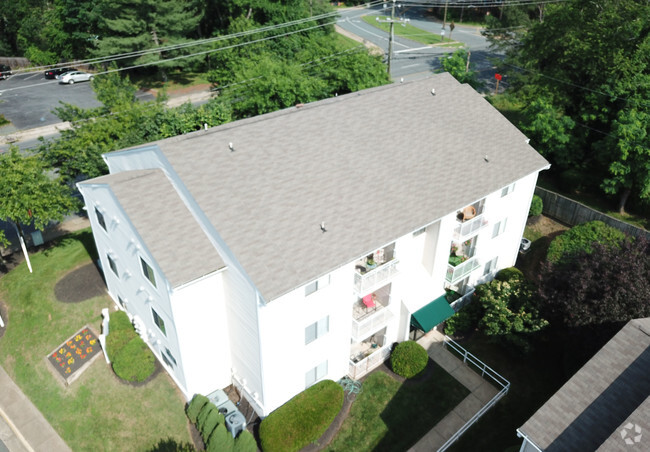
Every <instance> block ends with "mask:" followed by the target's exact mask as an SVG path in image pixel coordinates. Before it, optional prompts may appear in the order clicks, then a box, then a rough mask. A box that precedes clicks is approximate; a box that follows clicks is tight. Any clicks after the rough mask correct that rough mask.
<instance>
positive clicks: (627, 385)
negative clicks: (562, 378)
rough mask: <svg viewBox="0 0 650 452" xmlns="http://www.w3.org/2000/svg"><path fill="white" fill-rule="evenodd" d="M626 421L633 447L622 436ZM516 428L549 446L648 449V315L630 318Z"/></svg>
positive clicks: (544, 447) (553, 448) (556, 448)
mask: <svg viewBox="0 0 650 452" xmlns="http://www.w3.org/2000/svg"><path fill="white" fill-rule="evenodd" d="M628 423H632V424H634V425H638V426H639V427H641V430H642V434H643V438H641V439H642V440H643V441H644V442H643V443H641V444H636V446H637V448H631V447H630V446H629V445H628V444H626V443H625V441H624V439H623V438H622V437H621V433H620V432H621V430H623V428H624V427H625V426H626V424H628ZM519 430H520V431H521V432H522V433H524V434H525V435H526V436H527V437H528V438H529V439H530V440H532V441H533V442H534V443H535V445H537V446H538V447H539V448H541V449H542V450H545V451H548V452H552V451H574V450H575V451H587V450H603V451H615V450H620V451H626V450H641V449H643V450H649V449H650V447H648V445H649V444H650V318H645V319H635V320H631V321H630V322H628V323H627V325H625V326H624V327H623V328H622V329H621V331H619V333H618V334H617V335H616V336H614V338H612V339H611V340H610V341H609V342H608V343H607V344H606V345H605V346H604V347H603V348H602V349H601V350H600V351H599V352H598V353H596V355H595V356H594V357H593V358H592V359H591V360H590V361H589V362H587V364H585V365H584V366H583V367H582V369H580V370H579V371H578V372H577V373H576V374H575V375H574V376H573V377H572V378H571V379H570V380H569V381H568V382H567V383H566V384H565V385H564V386H562V388H560V390H559V391H557V392H556V393H555V394H554V395H553V397H551V398H550V399H549V400H548V402H546V403H545V404H544V406H542V407H541V408H540V409H539V410H538V411H537V412H536V413H535V414H534V415H533V416H532V417H531V418H530V419H529V420H528V421H527V422H526V423H525V424H524V425H523V426H522V427H521V428H520V429H519ZM627 434H628V436H629V437H630V438H633V437H634V436H636V433H635V432H634V431H628V433H627ZM644 445H645V446H644ZM639 446H640V449H639V448H638V447H639Z"/></svg>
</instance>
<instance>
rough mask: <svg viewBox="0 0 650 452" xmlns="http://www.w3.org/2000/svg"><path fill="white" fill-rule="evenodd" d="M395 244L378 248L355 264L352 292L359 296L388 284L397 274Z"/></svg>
mask: <svg viewBox="0 0 650 452" xmlns="http://www.w3.org/2000/svg"><path fill="white" fill-rule="evenodd" d="M397 264H398V260H397V259H395V244H394V243H393V244H391V245H389V246H387V247H385V248H380V249H379V250H377V251H375V252H374V253H372V254H369V255H368V256H366V257H364V258H363V259H360V260H359V261H357V262H356V263H355V272H354V290H355V291H356V292H357V294H359V295H361V294H364V293H368V292H369V291H371V290H372V289H373V288H376V287H379V286H381V285H383V284H385V283H386V282H388V281H389V280H390V279H391V278H392V277H393V276H395V275H396V274H397V273H398V270H397Z"/></svg>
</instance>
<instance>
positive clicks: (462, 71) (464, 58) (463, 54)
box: [440, 49, 482, 89]
mask: <svg viewBox="0 0 650 452" xmlns="http://www.w3.org/2000/svg"><path fill="white" fill-rule="evenodd" d="M440 61H441V63H442V70H441V71H440V72H449V73H450V74H451V75H452V76H453V77H454V78H455V79H456V80H458V81H459V82H460V83H467V84H468V85H469V86H471V87H472V88H474V89H478V88H480V86H481V85H482V84H481V82H480V81H479V80H478V73H477V72H476V71H474V70H471V68H472V67H473V66H474V65H473V64H472V63H471V62H470V60H469V54H468V51H467V50H465V49H458V50H456V51H455V52H454V53H452V54H451V55H448V56H447V57H443V58H442V59H441V60H440Z"/></svg>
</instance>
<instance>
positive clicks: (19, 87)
mask: <svg viewBox="0 0 650 452" xmlns="http://www.w3.org/2000/svg"><path fill="white" fill-rule="evenodd" d="M60 102H65V103H69V104H72V105H76V106H78V107H81V108H93V107H98V106H100V105H101V104H100V103H99V101H97V98H96V97H95V92H94V91H93V90H92V87H91V86H90V83H88V82H83V83H75V84H74V85H61V84H59V81H58V80H48V79H46V78H45V77H44V76H43V71H39V72H37V73H24V74H16V75H13V76H11V77H9V78H8V79H7V80H0V113H2V114H3V115H4V116H5V118H7V119H8V120H9V121H11V123H12V124H13V126H14V127H15V128H16V129H18V130H26V129H33V128H35V127H41V126H46V125H50V124H56V123H59V122H61V120H60V119H59V118H58V117H57V116H56V115H55V114H54V113H53V110H54V109H55V108H56V107H59V106H60V105H61V103H60Z"/></svg>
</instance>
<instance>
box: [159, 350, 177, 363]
mask: <svg viewBox="0 0 650 452" xmlns="http://www.w3.org/2000/svg"><path fill="white" fill-rule="evenodd" d="M162 359H163V361H165V363H166V364H167V365H168V366H169V367H175V366H176V365H177V364H176V358H174V355H172V352H170V351H169V349H168V348H167V347H165V353H163V354H162Z"/></svg>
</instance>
